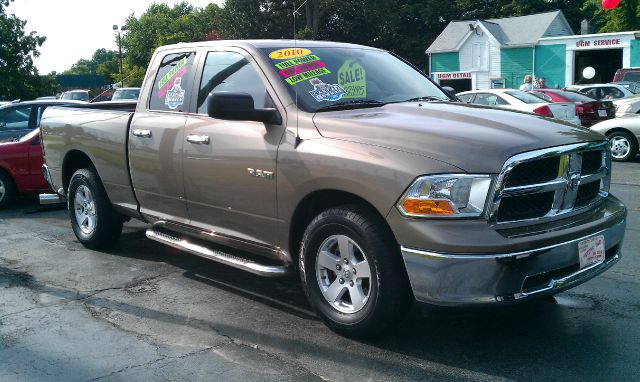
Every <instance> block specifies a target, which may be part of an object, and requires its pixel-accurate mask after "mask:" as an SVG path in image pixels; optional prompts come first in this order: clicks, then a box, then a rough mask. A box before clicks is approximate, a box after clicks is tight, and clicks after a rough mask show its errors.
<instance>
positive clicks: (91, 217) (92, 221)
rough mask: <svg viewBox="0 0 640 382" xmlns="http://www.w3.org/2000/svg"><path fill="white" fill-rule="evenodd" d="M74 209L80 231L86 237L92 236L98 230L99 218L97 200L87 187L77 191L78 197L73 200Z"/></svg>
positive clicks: (81, 187)
mask: <svg viewBox="0 0 640 382" xmlns="http://www.w3.org/2000/svg"><path fill="white" fill-rule="evenodd" d="M73 208H74V210H75V215H76V222H77V223H78V227H80V231H82V233H84V234H85V235H90V234H91V233H92V232H93V231H94V230H95V229H96V222H97V220H98V216H97V214H96V203H95V198H94V197H93V193H92V192H91V190H89V188H88V187H87V186H80V187H78V189H77V190H76V196H75V198H73Z"/></svg>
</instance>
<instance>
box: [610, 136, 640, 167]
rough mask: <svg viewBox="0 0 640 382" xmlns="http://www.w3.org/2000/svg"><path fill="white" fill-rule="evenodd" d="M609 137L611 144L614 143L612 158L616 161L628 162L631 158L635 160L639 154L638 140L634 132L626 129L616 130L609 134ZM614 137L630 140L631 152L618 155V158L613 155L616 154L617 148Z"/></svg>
mask: <svg viewBox="0 0 640 382" xmlns="http://www.w3.org/2000/svg"><path fill="white" fill-rule="evenodd" d="M607 138H609V144H611V145H612V147H611V149H612V156H611V159H613V160H614V161H616V162H628V161H630V160H633V159H634V158H635V157H636V155H638V141H637V140H636V137H634V136H633V135H632V134H630V133H628V132H626V131H614V132H613V133H611V134H609V135H607ZM614 139H621V140H625V141H626V142H628V145H629V152H628V153H627V154H626V155H623V156H618V157H617V158H616V157H613V155H615V152H613V151H614V150H615V149H614V147H613V144H614Z"/></svg>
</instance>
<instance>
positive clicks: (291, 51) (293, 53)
mask: <svg viewBox="0 0 640 382" xmlns="http://www.w3.org/2000/svg"><path fill="white" fill-rule="evenodd" d="M308 54H311V51H310V50H309V49H306V48H285V49H279V50H275V51H273V52H271V53H269V58H271V59H273V60H288V59H290V58H296V57H303V56H306V55H308Z"/></svg>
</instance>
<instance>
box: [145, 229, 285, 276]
mask: <svg viewBox="0 0 640 382" xmlns="http://www.w3.org/2000/svg"><path fill="white" fill-rule="evenodd" d="M146 235H147V237H148V238H149V239H151V240H155V241H158V242H160V243H162V244H166V245H168V246H170V247H173V248H176V249H180V250H183V251H186V252H189V253H192V254H194V255H197V256H201V257H204V258H206V259H209V260H213V261H217V262H219V263H222V264H226V265H228V266H231V267H234V268H238V269H242V270H243V271H247V272H251V273H253V274H256V275H259V276H264V277H282V276H288V275H289V274H291V272H292V271H293V269H292V268H291V267H286V266H274V265H262V264H258V263H256V262H253V261H251V260H247V259H243V258H241V257H238V256H234V255H231V254H228V253H225V252H222V251H218V250H214V249H210V248H207V247H204V246H201V245H198V244H194V243H190V242H189V241H188V240H185V239H181V238H178V237H174V236H171V235H168V234H166V233H164V232H158V231H154V230H153V229H148V230H147V232H146Z"/></svg>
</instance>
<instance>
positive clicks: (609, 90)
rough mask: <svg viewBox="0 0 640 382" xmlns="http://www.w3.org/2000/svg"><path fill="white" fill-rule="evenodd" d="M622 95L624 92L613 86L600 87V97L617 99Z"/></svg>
mask: <svg viewBox="0 0 640 382" xmlns="http://www.w3.org/2000/svg"><path fill="white" fill-rule="evenodd" d="M622 97H624V93H623V92H622V91H621V90H620V89H617V88H614V87H606V88H602V99H617V98H622Z"/></svg>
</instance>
